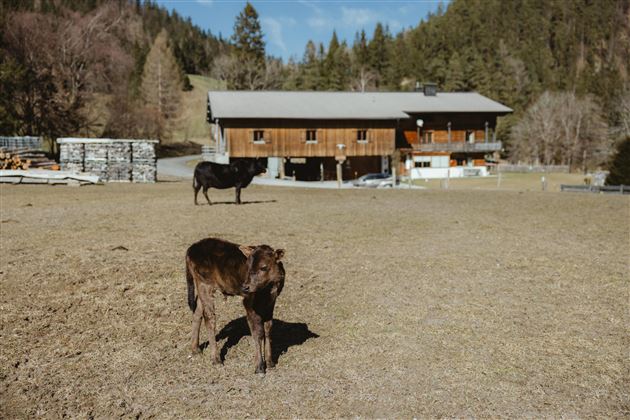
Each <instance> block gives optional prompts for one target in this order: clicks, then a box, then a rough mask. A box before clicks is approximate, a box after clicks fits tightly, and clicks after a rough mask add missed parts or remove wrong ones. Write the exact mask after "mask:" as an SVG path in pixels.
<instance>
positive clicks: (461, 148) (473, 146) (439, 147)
mask: <svg viewBox="0 0 630 420" xmlns="http://www.w3.org/2000/svg"><path fill="white" fill-rule="evenodd" d="M501 147H502V145H501V142H500V141H496V142H492V143H462V142H457V143H427V144H418V145H415V147H414V148H415V149H416V150H419V151H421V152H469V153H470V152H497V151H499V150H501Z"/></svg>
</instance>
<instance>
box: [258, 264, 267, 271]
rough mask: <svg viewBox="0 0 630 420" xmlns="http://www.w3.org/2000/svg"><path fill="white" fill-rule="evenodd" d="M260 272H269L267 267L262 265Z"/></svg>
mask: <svg viewBox="0 0 630 420" xmlns="http://www.w3.org/2000/svg"><path fill="white" fill-rule="evenodd" d="M260 271H269V267H268V266H266V265H263V266H262V267H260Z"/></svg>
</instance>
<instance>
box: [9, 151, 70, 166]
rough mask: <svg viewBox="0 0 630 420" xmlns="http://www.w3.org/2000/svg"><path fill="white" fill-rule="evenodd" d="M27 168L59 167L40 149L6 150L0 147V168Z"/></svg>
mask: <svg viewBox="0 0 630 420" xmlns="http://www.w3.org/2000/svg"><path fill="white" fill-rule="evenodd" d="M29 168H31V169H33V168H41V169H59V165H58V164H57V162H55V161H54V160H50V159H49V158H48V157H47V156H46V153H44V152H43V151H41V150H31V149H26V148H20V149H13V150H10V151H8V150H5V149H3V148H0V169H29Z"/></svg>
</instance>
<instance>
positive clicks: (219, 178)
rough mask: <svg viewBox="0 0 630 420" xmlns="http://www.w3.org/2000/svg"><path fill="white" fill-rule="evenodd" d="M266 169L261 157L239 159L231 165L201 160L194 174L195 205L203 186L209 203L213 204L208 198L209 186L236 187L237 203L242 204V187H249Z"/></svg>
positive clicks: (218, 187) (219, 187)
mask: <svg viewBox="0 0 630 420" xmlns="http://www.w3.org/2000/svg"><path fill="white" fill-rule="evenodd" d="M266 170H267V169H266V168H265V166H264V165H263V161H262V160H260V159H256V160H253V161H252V160H237V161H235V162H232V163H230V164H229V165H223V164H220V163H214V162H199V163H198V164H197V166H196V167H195V174H194V175H193V189H194V190H195V205H197V204H198V203H197V194H198V193H199V190H200V189H201V188H203V195H204V196H205V197H206V200H208V204H212V203H211V202H210V199H209V198H208V188H217V189H220V190H223V189H226V188H232V187H235V188H236V204H241V188H245V187H247V186H248V185H249V184H250V182H252V179H253V178H254V177H255V176H256V175H258V174H262V173H263V172H265V171H266Z"/></svg>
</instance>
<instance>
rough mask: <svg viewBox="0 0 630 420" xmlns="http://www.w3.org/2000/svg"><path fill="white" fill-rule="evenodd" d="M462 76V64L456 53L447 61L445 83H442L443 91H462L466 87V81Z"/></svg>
mask: <svg viewBox="0 0 630 420" xmlns="http://www.w3.org/2000/svg"><path fill="white" fill-rule="evenodd" d="M464 78H465V76H464V64H463V63H462V60H461V58H460V57H459V54H458V53H457V51H455V52H454V53H453V55H451V58H450V60H448V67H447V69H446V81H445V83H444V90H445V91H447V92H458V91H462V90H464V89H465V87H466V81H465V79H464Z"/></svg>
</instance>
